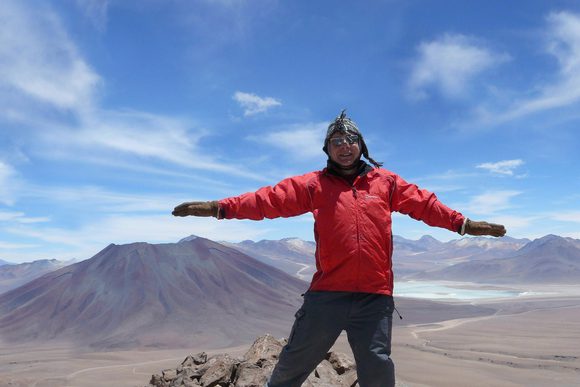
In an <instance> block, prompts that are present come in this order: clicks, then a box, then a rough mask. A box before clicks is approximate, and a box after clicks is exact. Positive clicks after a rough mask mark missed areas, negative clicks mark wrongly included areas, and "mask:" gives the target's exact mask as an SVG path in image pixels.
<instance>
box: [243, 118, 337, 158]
mask: <svg viewBox="0 0 580 387" xmlns="http://www.w3.org/2000/svg"><path fill="white" fill-rule="evenodd" d="M327 126H328V124H327V123H307V124H301V125H291V126H288V127H286V128H284V129H283V130H279V131H276V132H271V133H268V134H266V135H262V136H259V137H257V136H251V137H249V139H250V140H254V141H258V142H263V143H266V144H268V145H271V146H273V147H275V148H278V149H281V150H283V151H285V152H288V154H290V155H291V156H292V157H293V158H295V159H313V158H320V157H323V155H324V152H323V151H322V147H323V146H324V136H325V135H326V128H327Z"/></svg>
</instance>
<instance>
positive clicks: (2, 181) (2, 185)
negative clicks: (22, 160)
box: [0, 160, 19, 205]
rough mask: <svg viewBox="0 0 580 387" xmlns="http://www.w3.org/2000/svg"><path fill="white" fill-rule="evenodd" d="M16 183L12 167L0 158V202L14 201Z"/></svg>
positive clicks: (9, 202)
mask: <svg viewBox="0 0 580 387" xmlns="http://www.w3.org/2000/svg"><path fill="white" fill-rule="evenodd" d="M18 185H19V183H18V181H17V180H16V171H15V170H14V168H12V166H10V165H8V164H6V163H4V162H2V161H1V160H0V203H3V204H6V205H11V204H12V203H14V200H15V195H16V191H17V186H18Z"/></svg>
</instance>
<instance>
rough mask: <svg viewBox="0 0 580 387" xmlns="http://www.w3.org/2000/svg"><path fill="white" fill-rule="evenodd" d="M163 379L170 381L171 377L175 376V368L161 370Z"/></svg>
mask: <svg viewBox="0 0 580 387" xmlns="http://www.w3.org/2000/svg"><path fill="white" fill-rule="evenodd" d="M162 372H163V379H164V380H165V381H166V382H171V381H172V380H173V379H175V378H177V370H171V369H169V370H163V371H162Z"/></svg>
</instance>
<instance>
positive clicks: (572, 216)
mask: <svg viewBox="0 0 580 387" xmlns="http://www.w3.org/2000/svg"><path fill="white" fill-rule="evenodd" d="M550 218H551V219H553V220H557V221H562V222H574V223H580V211H562V212H555V213H552V214H551V215H550Z"/></svg>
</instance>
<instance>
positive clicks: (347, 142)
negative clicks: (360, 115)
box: [328, 133, 360, 167]
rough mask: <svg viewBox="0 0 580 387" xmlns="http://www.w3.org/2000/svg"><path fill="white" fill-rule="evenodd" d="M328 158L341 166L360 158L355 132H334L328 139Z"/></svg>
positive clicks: (349, 164) (347, 165) (351, 163)
mask: <svg viewBox="0 0 580 387" xmlns="http://www.w3.org/2000/svg"><path fill="white" fill-rule="evenodd" d="M328 154H329V156H330V159H331V160H332V161H334V162H335V163H337V164H338V165H341V166H343V167H349V166H351V165H353V164H354V163H355V162H356V161H357V160H358V159H359V158H360V146H359V139H358V136H357V135H355V134H346V133H335V134H333V135H332V136H331V137H330V139H329V140H328Z"/></svg>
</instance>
